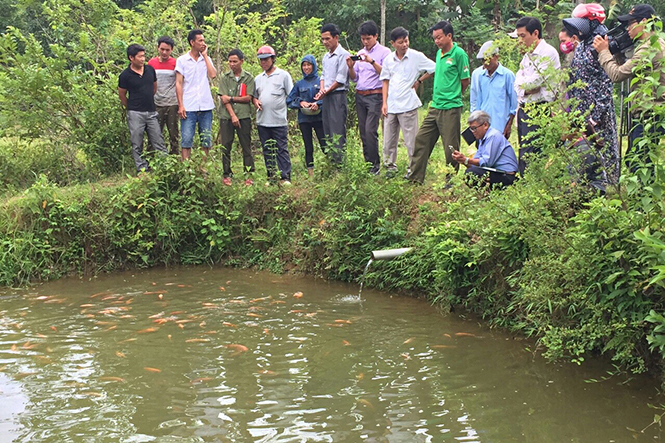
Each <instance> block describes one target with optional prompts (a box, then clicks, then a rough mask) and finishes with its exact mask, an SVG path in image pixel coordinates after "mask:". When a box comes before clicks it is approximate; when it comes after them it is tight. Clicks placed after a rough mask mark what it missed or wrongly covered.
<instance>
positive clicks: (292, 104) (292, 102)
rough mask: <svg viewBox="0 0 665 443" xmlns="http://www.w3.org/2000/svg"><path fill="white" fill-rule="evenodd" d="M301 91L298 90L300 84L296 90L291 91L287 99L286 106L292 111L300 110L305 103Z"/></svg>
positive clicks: (296, 86) (295, 87)
mask: <svg viewBox="0 0 665 443" xmlns="http://www.w3.org/2000/svg"><path fill="white" fill-rule="evenodd" d="M299 91H300V89H299V88H298V83H296V84H295V85H294V88H293V89H291V92H289V95H288V96H287V97H286V106H287V107H289V108H291V109H300V108H302V104H301V103H303V102H304V101H303V99H302V98H301V97H300V94H299Z"/></svg>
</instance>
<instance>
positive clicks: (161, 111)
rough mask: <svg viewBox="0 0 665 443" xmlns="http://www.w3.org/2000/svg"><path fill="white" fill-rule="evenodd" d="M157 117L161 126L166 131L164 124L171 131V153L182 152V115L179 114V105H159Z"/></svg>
mask: <svg viewBox="0 0 665 443" xmlns="http://www.w3.org/2000/svg"><path fill="white" fill-rule="evenodd" d="M157 119H158V120H159V127H160V128H162V132H163V131H164V126H166V129H168V131H169V144H170V147H171V150H170V151H169V153H170V154H175V155H178V154H180V129H179V126H180V116H178V105H173V106H157Z"/></svg>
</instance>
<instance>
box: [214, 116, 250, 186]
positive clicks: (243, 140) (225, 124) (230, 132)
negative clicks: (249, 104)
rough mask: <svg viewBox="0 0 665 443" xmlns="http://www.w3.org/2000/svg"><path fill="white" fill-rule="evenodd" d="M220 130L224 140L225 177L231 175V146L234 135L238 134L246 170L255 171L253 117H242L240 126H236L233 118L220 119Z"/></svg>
mask: <svg viewBox="0 0 665 443" xmlns="http://www.w3.org/2000/svg"><path fill="white" fill-rule="evenodd" d="M219 132H220V138H221V142H222V148H223V150H222V165H223V167H224V177H231V176H232V175H233V171H232V170H231V148H232V147H233V139H234V135H235V134H237V135H238V142H239V143H240V147H241V148H242V165H243V170H244V172H254V157H253V156H252V144H251V141H252V139H251V134H252V119H249V118H243V119H240V127H239V128H236V127H235V126H233V123H231V120H225V119H222V120H220V121H219Z"/></svg>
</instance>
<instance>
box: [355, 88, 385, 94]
mask: <svg viewBox="0 0 665 443" xmlns="http://www.w3.org/2000/svg"><path fill="white" fill-rule="evenodd" d="M382 93H383V89H382V88H379V89H365V90H363V91H358V90H356V94H360V95H372V94H382Z"/></svg>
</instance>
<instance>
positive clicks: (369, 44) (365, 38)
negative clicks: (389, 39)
mask: <svg viewBox="0 0 665 443" xmlns="http://www.w3.org/2000/svg"><path fill="white" fill-rule="evenodd" d="M378 38H379V36H378V35H361V36H360V41H361V42H362V43H363V46H364V47H365V49H367V50H368V51H369V50H370V49H372V48H373V47H374V45H375V44H376V41H377V40H378Z"/></svg>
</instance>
